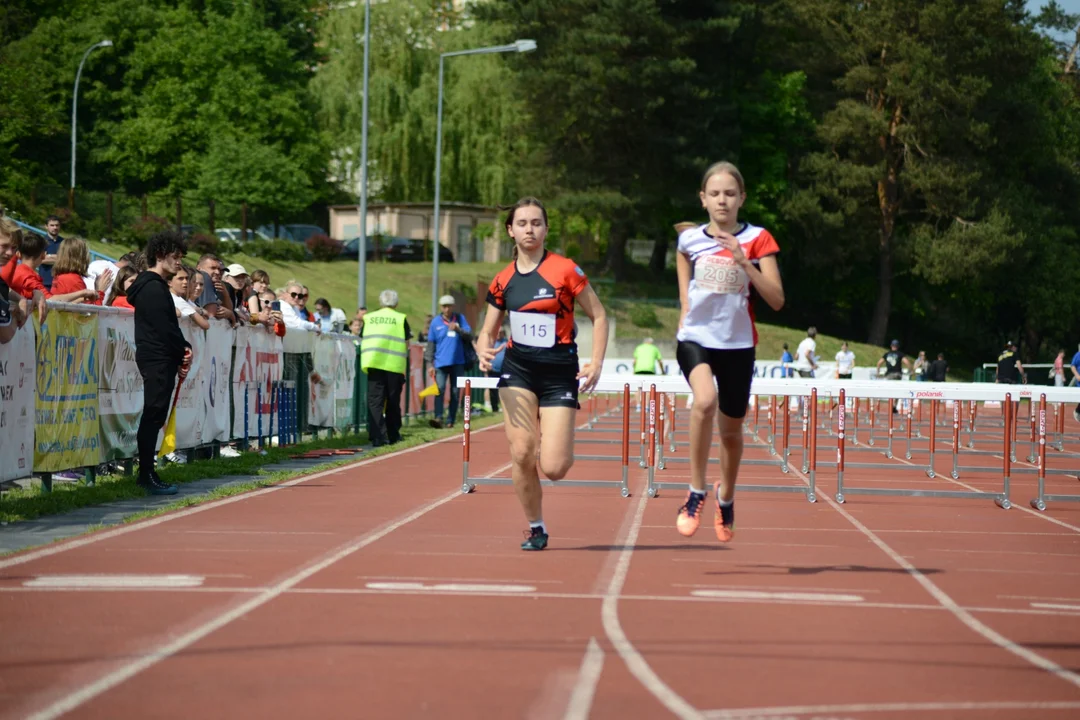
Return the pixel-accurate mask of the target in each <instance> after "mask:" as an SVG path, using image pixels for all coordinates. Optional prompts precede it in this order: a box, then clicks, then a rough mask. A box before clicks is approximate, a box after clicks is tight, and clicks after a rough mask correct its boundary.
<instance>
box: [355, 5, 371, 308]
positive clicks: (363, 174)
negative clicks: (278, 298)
mask: <svg viewBox="0 0 1080 720" xmlns="http://www.w3.org/2000/svg"><path fill="white" fill-rule="evenodd" d="M370 58H371V0H366V2H365V3H364V104H363V110H362V112H361V120H360V125H361V128H362V129H361V131H360V138H361V139H360V207H359V208H358V209H357V213H358V214H359V215H360V241H359V249H360V266H359V267H358V268H357V274H358V275H359V278H358V281H357V289H356V306H357V307H358V308H362V307H366V306H367V194H368V162H367V150H368V66H369V65H368V64H369V62H370Z"/></svg>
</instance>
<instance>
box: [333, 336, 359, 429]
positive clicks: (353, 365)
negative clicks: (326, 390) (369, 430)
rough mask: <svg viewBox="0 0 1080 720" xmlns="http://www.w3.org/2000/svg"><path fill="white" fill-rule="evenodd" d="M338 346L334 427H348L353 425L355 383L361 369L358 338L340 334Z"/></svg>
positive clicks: (335, 374)
mask: <svg viewBox="0 0 1080 720" xmlns="http://www.w3.org/2000/svg"><path fill="white" fill-rule="evenodd" d="M335 342H336V343H337V346H338V357H339V359H340V361H339V362H338V365H337V368H336V369H335V370H334V380H333V382H334V427H336V428H339V429H342V430H344V429H346V428H348V427H349V426H350V425H352V421H353V403H354V402H356V399H355V397H354V396H353V385H354V384H355V382H356V371H357V370H359V367H358V363H357V355H356V346H357V342H358V341H357V339H356V338H354V337H351V336H349V335H339V336H337V338H336V339H335Z"/></svg>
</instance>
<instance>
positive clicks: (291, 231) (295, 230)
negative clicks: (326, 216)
mask: <svg viewBox="0 0 1080 720" xmlns="http://www.w3.org/2000/svg"><path fill="white" fill-rule="evenodd" d="M258 231H259V232H260V233H262V234H263V235H265V236H266V237H268V238H273V237H274V225H273V224H272V223H271V224H270V225H260V226H259V227H258ZM312 235H327V232H326V231H325V230H323V229H322V228H321V227H319V226H318V225H278V231H277V237H278V238H279V239H281V240H292V241H293V242H298V243H306V242H307V239H308V238H309V237H311V236H312Z"/></svg>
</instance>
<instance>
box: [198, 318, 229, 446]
mask: <svg viewBox="0 0 1080 720" xmlns="http://www.w3.org/2000/svg"><path fill="white" fill-rule="evenodd" d="M205 352H206V361H205V362H204V363H203V373H204V374H203V379H204V382H203V390H204V391H205V392H204V397H203V407H204V408H205V411H206V421H205V425H204V426H203V437H204V438H205V442H212V441H214V440H217V441H218V442H226V441H227V440H229V436H230V434H231V430H232V423H231V418H230V416H231V414H232V405H231V404H230V403H229V384H230V383H231V382H232V362H233V360H232V355H233V330H232V328H231V327H230V326H229V323H228V322H226V321H225V320H217V319H213V320H211V321H210V329H209V330H207V331H206V350H205Z"/></svg>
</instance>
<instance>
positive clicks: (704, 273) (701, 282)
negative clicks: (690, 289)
mask: <svg viewBox="0 0 1080 720" xmlns="http://www.w3.org/2000/svg"><path fill="white" fill-rule="evenodd" d="M748 280H749V278H748V277H747V276H746V271H745V270H743V269H742V268H741V267H739V265H738V264H737V263H736V262H735V260H734V258H730V257H724V256H722V255H706V256H704V257H701V258H698V259H697V260H696V261H695V262H694V283H695V284H696V285H697V286H698V287H699V288H701V289H702V290H707V291H708V292H712V293H718V294H720V295H730V294H733V293H738V294H742V293H743V292H744V291H745V290H746V283H747V281H748Z"/></svg>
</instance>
